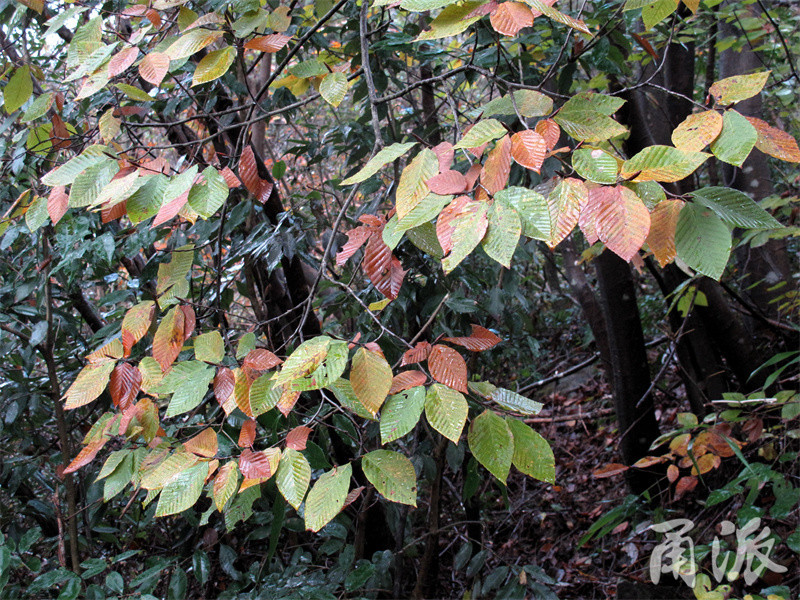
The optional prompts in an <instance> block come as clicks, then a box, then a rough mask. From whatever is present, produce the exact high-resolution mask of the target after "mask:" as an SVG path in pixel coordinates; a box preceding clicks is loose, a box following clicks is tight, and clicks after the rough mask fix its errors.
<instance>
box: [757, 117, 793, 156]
mask: <svg viewBox="0 0 800 600" xmlns="http://www.w3.org/2000/svg"><path fill="white" fill-rule="evenodd" d="M745 118H746V119H747V120H748V121H750V124H751V125H752V126H753V127H755V128H756V132H757V133H758V140H757V141H756V148H758V149H759V150H761V152H763V153H764V154H769V155H770V156H774V157H775V158H779V159H781V160H785V161H787V162H795V163H796V162H800V148H798V146H797V140H795V139H794V138H793V137H792V136H791V135H789V134H788V133H786V132H785V131H782V130H781V129H778V128H777V127H772V126H771V125H769V124H768V123H766V122H764V121H762V120H761V119H756V118H755V117H745Z"/></svg>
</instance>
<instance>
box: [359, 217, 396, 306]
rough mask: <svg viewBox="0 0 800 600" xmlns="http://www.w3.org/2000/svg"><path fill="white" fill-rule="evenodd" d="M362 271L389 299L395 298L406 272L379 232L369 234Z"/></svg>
mask: <svg viewBox="0 0 800 600" xmlns="http://www.w3.org/2000/svg"><path fill="white" fill-rule="evenodd" d="M362 266H363V268H364V272H365V273H366V274H367V277H369V280H370V281H371V282H372V284H373V285H374V286H375V288H376V289H377V290H378V291H379V292H380V293H381V294H383V295H384V296H386V297H387V298H389V299H390V300H394V299H395V298H397V294H398V293H399V292H400V286H401V285H402V284H403V278H404V277H405V275H406V272H405V271H404V270H403V267H402V265H401V264H400V261H399V260H398V259H397V258H396V257H395V256H393V255H392V251H391V250H390V249H389V246H387V245H386V244H385V243H384V241H383V237H382V236H381V235H380V233H379V232H376V233H375V234H374V235H371V236H370V238H369V240H368V241H367V246H366V248H365V250H364V262H363V265H362Z"/></svg>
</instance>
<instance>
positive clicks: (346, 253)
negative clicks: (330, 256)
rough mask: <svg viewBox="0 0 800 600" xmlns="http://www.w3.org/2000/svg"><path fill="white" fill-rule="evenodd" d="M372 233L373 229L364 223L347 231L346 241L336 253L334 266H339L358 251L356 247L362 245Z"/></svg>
mask: <svg viewBox="0 0 800 600" xmlns="http://www.w3.org/2000/svg"><path fill="white" fill-rule="evenodd" d="M372 233H373V230H372V229H371V228H369V227H366V226H364V225H359V226H358V227H354V228H353V229H351V230H350V231H348V232H347V243H346V244H345V245H344V246H342V249H341V250H340V251H339V252H338V253H337V254H336V266H337V267H341V266H342V265H343V264H344V263H346V262H347V259H349V258H350V257H351V256H353V254H355V253H356V252H358V249H359V248H361V246H363V245H364V242H366V241H367V240H368V239H369V237H370V236H371V235H372Z"/></svg>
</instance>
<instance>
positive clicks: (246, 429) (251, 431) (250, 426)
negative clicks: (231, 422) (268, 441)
mask: <svg viewBox="0 0 800 600" xmlns="http://www.w3.org/2000/svg"><path fill="white" fill-rule="evenodd" d="M255 439H256V422H255V419H247V421H245V422H244V425H242V429H241V431H239V446H240V447H241V448H252V447H253V442H254V441H255Z"/></svg>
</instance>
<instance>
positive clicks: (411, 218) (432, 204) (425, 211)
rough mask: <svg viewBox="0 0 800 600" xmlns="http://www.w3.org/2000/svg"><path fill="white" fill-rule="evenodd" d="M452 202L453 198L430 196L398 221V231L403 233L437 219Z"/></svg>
mask: <svg viewBox="0 0 800 600" xmlns="http://www.w3.org/2000/svg"><path fill="white" fill-rule="evenodd" d="M452 200H453V196H439V195H438V194H428V195H427V196H425V197H424V198H423V199H422V200H420V201H419V203H418V204H417V205H416V206H415V207H414V208H412V209H411V210H410V211H408V213H406V215H405V216H404V217H403V218H402V219H398V221H397V229H396V231H397V232H398V233H403V232H406V231H408V230H409V229H414V228H415V227H419V226H420V225H422V224H424V223H427V222H428V221H431V220H432V219H435V218H436V217H438V216H439V213H440V212H442V209H443V208H444V207H445V206H447V205H448V204H450V202H451V201H452Z"/></svg>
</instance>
